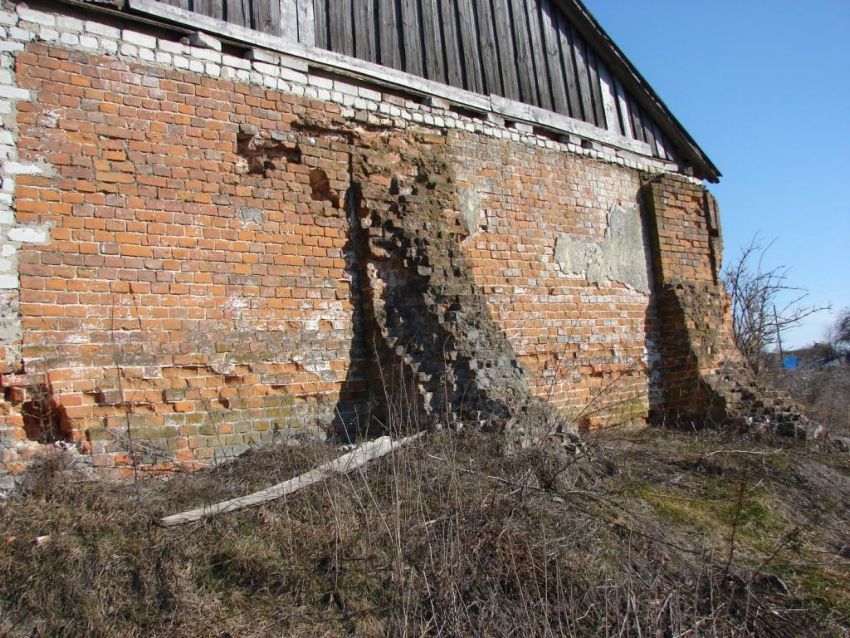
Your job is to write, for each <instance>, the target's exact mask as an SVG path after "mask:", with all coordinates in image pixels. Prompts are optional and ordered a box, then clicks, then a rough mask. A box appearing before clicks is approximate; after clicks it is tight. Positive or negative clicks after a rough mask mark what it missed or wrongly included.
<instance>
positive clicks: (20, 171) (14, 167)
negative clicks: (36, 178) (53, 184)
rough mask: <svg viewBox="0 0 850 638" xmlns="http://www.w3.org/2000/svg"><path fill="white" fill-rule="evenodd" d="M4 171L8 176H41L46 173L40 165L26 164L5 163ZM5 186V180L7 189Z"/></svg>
mask: <svg viewBox="0 0 850 638" xmlns="http://www.w3.org/2000/svg"><path fill="white" fill-rule="evenodd" d="M3 171H4V172H5V173H6V174H7V175H41V173H43V172H44V171H42V170H41V167H40V166H39V165H38V164H30V163H26V162H5V163H4V164H3ZM5 185H6V182H5V180H4V181H3V186H4V187H5Z"/></svg>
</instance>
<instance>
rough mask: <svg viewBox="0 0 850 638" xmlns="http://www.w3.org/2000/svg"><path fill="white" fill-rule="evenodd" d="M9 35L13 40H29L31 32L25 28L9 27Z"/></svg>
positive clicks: (31, 36) (31, 35) (31, 37)
mask: <svg viewBox="0 0 850 638" xmlns="http://www.w3.org/2000/svg"><path fill="white" fill-rule="evenodd" d="M9 37H10V38H12V39H13V40H21V41H23V42H29V41H30V40H32V39H33V34H32V32H31V31H27V30H26V29H20V28H18V27H12V28H11V29H9Z"/></svg>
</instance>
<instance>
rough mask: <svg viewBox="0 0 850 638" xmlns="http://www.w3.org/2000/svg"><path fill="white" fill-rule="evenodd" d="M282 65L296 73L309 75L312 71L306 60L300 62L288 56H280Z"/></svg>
mask: <svg viewBox="0 0 850 638" xmlns="http://www.w3.org/2000/svg"><path fill="white" fill-rule="evenodd" d="M280 65H281V66H285V67H287V68H289V69H293V70H295V71H301V72H302V73H307V71H309V70H310V67H309V66H308V64H307V63H306V62H305V61H304V60H299V59H298V58H293V57H290V56H288V55H281V56H280Z"/></svg>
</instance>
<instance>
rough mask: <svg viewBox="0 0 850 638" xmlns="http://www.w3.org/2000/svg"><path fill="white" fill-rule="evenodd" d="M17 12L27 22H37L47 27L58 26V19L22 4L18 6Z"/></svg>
mask: <svg viewBox="0 0 850 638" xmlns="http://www.w3.org/2000/svg"><path fill="white" fill-rule="evenodd" d="M17 12H18V17H19V18H20V19H21V20H24V21H26V22H35V23H36V24H41V25H44V26H46V27H52V26H55V25H56V18H55V17H54V16H53V15H51V14H49V13H44V12H42V11H35V10H34V9H29V8H27V7H25V6H23V5H21V4H19V5H18V8H17Z"/></svg>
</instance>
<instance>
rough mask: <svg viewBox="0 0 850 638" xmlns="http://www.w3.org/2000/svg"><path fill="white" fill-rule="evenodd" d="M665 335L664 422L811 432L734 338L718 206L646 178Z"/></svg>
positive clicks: (666, 181)
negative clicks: (763, 380)
mask: <svg viewBox="0 0 850 638" xmlns="http://www.w3.org/2000/svg"><path fill="white" fill-rule="evenodd" d="M645 180H646V181H645V184H644V186H643V191H642V192H643V197H644V202H645V205H646V208H647V210H648V213H649V218H650V220H651V225H652V230H651V233H650V236H651V237H652V242H653V266H654V271H655V277H656V296H657V312H658V320H659V322H660V324H661V325H663V326H664V329H663V331H662V332H661V334H662V336H661V357H662V359H663V361H664V367H663V372H662V375H661V378H662V384H661V386H662V387H661V392H662V395H663V401H662V403H661V404H660V406H659V407H660V409H659V410H657V411H656V412H655V414H654V415H653V417H654V419H655V420H658V421H672V422H673V423H681V422H684V423H686V424H688V425H694V426H697V427H701V426H703V425H706V424H711V423H714V424H727V423H736V424H741V425H750V424H752V423H760V424H762V425H765V426H770V427H771V428H775V429H778V430H779V431H782V432H785V433H788V434H793V435H797V436H807V435H810V434H811V433H812V431H813V430H812V427H811V425H810V424H809V423H808V422H807V420H806V419H805V418H804V417H803V416H802V415H801V414H800V412H799V410H798V409H797V408H796V406H795V405H794V404H793V402H792V401H791V400H790V398H789V397H788V396H787V395H785V394H784V393H781V392H778V391H776V390H772V389H770V388H767V387H766V386H764V385H763V384H762V383H760V382H759V381H758V380H757V379H756V377H755V375H754V374H753V373H752V371H751V370H750V369H749V367H748V366H747V365H746V364H745V363H744V361H743V359H742V357H741V355H740V353H739V352H738V350H737V348H736V347H735V343H734V339H733V337H732V332H731V326H732V322H731V316H730V308H729V298H728V295H727V294H726V291H725V290H724V288H723V286H722V285H721V283H720V267H721V262H722V254H721V250H722V243H721V238H720V227H719V223H718V212H717V203H716V201H715V200H714V198H713V197H712V195H711V194H710V193H708V191H706V189H705V188H704V187H703V186H701V185H699V184H694V183H692V182H690V181H688V180H686V179H684V178H682V177H680V176H676V175H669V174H668V175H663V176H650V175H647V176H645Z"/></svg>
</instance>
